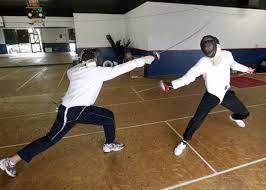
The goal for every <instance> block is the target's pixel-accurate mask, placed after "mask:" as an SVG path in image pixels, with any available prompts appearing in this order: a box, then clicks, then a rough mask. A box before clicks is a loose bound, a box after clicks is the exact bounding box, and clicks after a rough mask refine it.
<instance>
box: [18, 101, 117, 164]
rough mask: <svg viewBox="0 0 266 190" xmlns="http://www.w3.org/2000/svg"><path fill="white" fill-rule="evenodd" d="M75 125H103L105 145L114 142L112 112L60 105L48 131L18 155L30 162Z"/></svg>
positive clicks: (103, 109) (91, 107)
mask: <svg viewBox="0 0 266 190" xmlns="http://www.w3.org/2000/svg"><path fill="white" fill-rule="evenodd" d="M76 123H83V124H93V125H103V128H104V133H105V138H106V142H105V143H112V142H114V140H115V119H114V114H113V112H112V111H110V110H108V109H105V108H100V107H96V106H88V107H85V106H77V107H71V108H66V107H65V106H63V105H60V107H59V109H58V113H57V117H56V120H55V122H54V124H53V126H52V128H51V129H50V131H49V132H48V133H47V134H46V135H45V136H43V137H41V138H39V139H37V140H35V141H33V142H32V143H30V144H29V145H27V146H26V147H24V148H23V149H21V150H20V151H18V155H19V156H20V157H21V158H22V159H23V160H25V161H26V162H30V161H31V159H32V158H33V157H34V156H36V155H37V154H39V153H41V152H43V151H45V150H46V149H48V148H49V147H51V146H53V145H54V144H55V143H57V142H58V141H59V140H61V139H62V138H63V137H64V136H65V135H66V134H67V133H68V131H70V129H71V128H72V127H74V125H75V124H76Z"/></svg>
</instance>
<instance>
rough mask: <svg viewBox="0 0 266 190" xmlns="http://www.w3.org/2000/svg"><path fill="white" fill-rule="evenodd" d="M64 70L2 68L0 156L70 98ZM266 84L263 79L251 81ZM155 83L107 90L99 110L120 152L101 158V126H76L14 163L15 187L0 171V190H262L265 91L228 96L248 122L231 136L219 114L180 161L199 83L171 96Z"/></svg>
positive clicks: (44, 125) (123, 82)
mask: <svg viewBox="0 0 266 190" xmlns="http://www.w3.org/2000/svg"><path fill="white" fill-rule="evenodd" d="M67 67H68V66H67V65H56V66H40V67H18V68H2V69H0V85H1V89H0V106H1V111H0V123H1V124H0V157H6V156H9V155H11V154H13V153H15V152H16V151H17V150H18V149H20V148H22V147H23V146H24V145H26V144H27V143H29V142H31V141H32V140H34V139H36V138H38V137H41V136H42V135H44V134H45V133H46V132H47V131H48V130H49V128H50V126H51V124H52V123H53V121H54V119H55V116H56V105H55V103H54V102H57V103H60V100H61V97H62V96H63V94H64V92H65V90H66V89H67V85H68V80H67V78H66V75H65V72H66V69H67ZM253 77H254V78H256V79H260V80H265V81H266V75H265V74H258V75H255V76H253ZM158 81H159V79H130V78H129V75H127V74H126V75H124V76H122V77H120V78H117V79H114V80H112V81H109V82H107V83H106V84H105V85H104V87H103V89H102V91H101V94H100V96H99V98H98V100H97V103H96V104H97V105H99V106H104V107H106V108H109V109H111V110H112V111H113V112H114V113H115V116H116V123H117V140H118V141H121V142H124V143H125V144H126V147H125V149H124V150H123V151H121V152H116V153H110V154H104V153H103V152H102V144H103V141H104V134H103V130H102V127H101V126H92V125H80V124H77V125H76V126H75V127H74V129H73V130H72V131H71V132H70V133H69V134H67V136H66V138H64V139H63V140H62V141H60V142H59V143H58V144H56V145H55V146H54V147H52V148H51V149H49V150H48V151H46V152H44V153H42V154H40V155H38V156H37V157H35V159H33V160H32V162H31V163H30V164H26V163H20V164H19V165H18V167H17V172H18V175H17V177H16V178H15V179H13V178H10V177H8V176H7V175H5V174H4V173H3V172H1V171H0V189H1V190H28V189H29V190H32V189H38V190H42V189H43V190H61V189H73V190H80V189H84V190H85V189H86V190H88V189H89V190H90V189H92V190H98V189H99V190H111V189H112V190H124V189H130V190H131V189H134V190H135V189H136V190H140V189H143V190H146V189H149V190H156V189H182V190H183V189H184V190H265V189H266V146H265V144H266V117H265V116H266V114H265V113H266V86H259V87H252V88H242V89H237V88H234V89H235V91H236V93H237V95H238V96H239V98H240V99H241V100H242V101H243V102H244V103H245V105H246V106H247V107H248V109H249V111H250V113H251V115H250V117H249V118H248V119H247V120H246V124H247V127H246V128H243V129H242V128H238V127H236V126H235V125H234V123H232V122H231V121H230V120H229V118H228V116H229V114H230V112H229V111H228V110H226V109H225V108H223V107H220V106H218V107H217V108H216V109H214V110H213V111H212V112H211V113H210V114H209V116H208V118H207V119H206V121H205V122H204V124H203V126H202V128H200V130H199V131H198V132H197V133H196V134H195V136H194V137H193V139H192V140H191V142H190V146H189V147H188V148H187V149H186V150H185V152H184V154H183V155H182V156H180V157H177V156H174V154H173V149H174V147H175V146H176V144H177V143H178V142H179V141H180V140H181V138H180V136H181V135H182V133H183V131H184V129H185V127H186V125H187V123H188V121H189V119H190V118H191V117H192V115H193V113H194V112H195V110H196V107H197V105H198V103H199V101H200V99H201V96H202V93H203V92H204V85H203V82H202V80H201V79H199V80H197V81H196V82H194V83H193V84H191V85H190V86H187V87H184V88H181V89H179V90H176V91H174V92H171V93H167V94H166V93H163V92H161V91H160V89H159V88H158V87H157V86H158V85H157V84H158Z"/></svg>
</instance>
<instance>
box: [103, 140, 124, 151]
mask: <svg viewBox="0 0 266 190" xmlns="http://www.w3.org/2000/svg"><path fill="white" fill-rule="evenodd" d="M124 147H125V145H124V144H122V143H117V142H114V143H108V144H104V145H103V152H106V153H107V152H112V151H114V152H116V151H119V150H122V149H123V148H124Z"/></svg>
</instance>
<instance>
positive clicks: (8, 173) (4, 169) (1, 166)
mask: <svg viewBox="0 0 266 190" xmlns="http://www.w3.org/2000/svg"><path fill="white" fill-rule="evenodd" d="M0 168H1V170H3V171H5V172H6V174H7V175H9V176H10V177H16V175H13V174H11V173H10V172H9V171H8V170H7V169H6V167H4V166H3V165H2V164H0Z"/></svg>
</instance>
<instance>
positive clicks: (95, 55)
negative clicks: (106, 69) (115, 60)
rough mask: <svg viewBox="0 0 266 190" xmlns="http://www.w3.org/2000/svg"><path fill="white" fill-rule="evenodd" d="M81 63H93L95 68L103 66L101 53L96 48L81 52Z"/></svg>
mask: <svg viewBox="0 0 266 190" xmlns="http://www.w3.org/2000/svg"><path fill="white" fill-rule="evenodd" d="M81 61H82V62H83V61H91V62H93V61H95V62H96V65H97V66H103V57H102V53H101V51H100V50H99V49H98V48H95V49H85V50H83V51H82V53H81Z"/></svg>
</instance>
